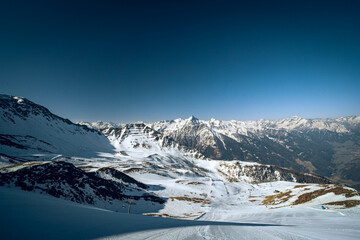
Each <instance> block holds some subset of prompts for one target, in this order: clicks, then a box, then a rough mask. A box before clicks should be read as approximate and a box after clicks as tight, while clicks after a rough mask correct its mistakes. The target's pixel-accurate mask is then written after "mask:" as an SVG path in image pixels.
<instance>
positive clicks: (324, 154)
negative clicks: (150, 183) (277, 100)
mask: <svg viewBox="0 0 360 240" xmlns="http://www.w3.org/2000/svg"><path fill="white" fill-rule="evenodd" d="M147 126H149V127H151V128H152V129H155V130H157V131H158V132H160V133H162V134H163V135H164V136H167V137H171V138H172V139H174V140H175V141H176V142H178V143H179V144H180V145H183V146H186V147H191V148H195V149H196V150H198V151H199V152H200V153H202V154H203V155H204V156H206V157H208V158H212V159H222V160H224V159H227V160H233V159H238V160H243V161H255V162H262V163H265V164H273V165H278V166H282V167H288V168H293V169H295V170H298V171H305V172H313V173H317V174H320V175H324V176H327V177H331V178H333V179H335V180H343V181H344V182H346V183H348V184H351V185H357V184H360V177H359V174H358V172H359V171H360V162H359V160H360V158H359V157H360V117H359V116H357V117H356V116H351V117H343V118H337V119H304V118H300V117H290V118H287V119H280V120H258V121H221V120H215V119H211V120H209V121H204V120H199V119H197V118H195V117H194V116H191V117H190V118H188V119H185V120H183V119H176V120H171V121H160V122H154V123H149V124H147Z"/></svg>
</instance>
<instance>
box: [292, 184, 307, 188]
mask: <svg viewBox="0 0 360 240" xmlns="http://www.w3.org/2000/svg"><path fill="white" fill-rule="evenodd" d="M307 186H309V185H305V184H303V185H296V186H295V187H294V188H303V187H307Z"/></svg>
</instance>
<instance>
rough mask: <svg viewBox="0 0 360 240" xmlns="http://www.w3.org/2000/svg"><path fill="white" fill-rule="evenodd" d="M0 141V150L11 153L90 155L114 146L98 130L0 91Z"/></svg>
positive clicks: (23, 154) (14, 154)
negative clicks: (74, 122)
mask: <svg viewBox="0 0 360 240" xmlns="http://www.w3.org/2000/svg"><path fill="white" fill-rule="evenodd" d="M0 143H1V146H0V147H1V148H0V153H2V154H6V155H10V156H29V155H32V154H39V153H49V154H63V155H68V156H86V157H93V156H97V153H98V152H111V151H112V150H113V147H112V146H111V144H110V142H109V140H108V139H107V138H106V137H104V136H103V135H102V134H100V133H99V132H98V131H96V130H93V129H89V128H87V127H85V126H83V125H77V124H73V123H72V122H71V121H69V120H67V119H63V118H61V117H58V116H56V115H54V114H52V113H51V112H50V111H49V110H48V109H46V108H45V107H42V106H40V105H37V104H35V103H33V102H31V101H29V100H27V99H25V98H20V97H13V96H9V95H0Z"/></svg>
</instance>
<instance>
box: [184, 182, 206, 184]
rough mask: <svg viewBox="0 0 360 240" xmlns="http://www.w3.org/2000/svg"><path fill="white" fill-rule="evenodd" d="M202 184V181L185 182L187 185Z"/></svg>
mask: <svg viewBox="0 0 360 240" xmlns="http://www.w3.org/2000/svg"><path fill="white" fill-rule="evenodd" d="M201 184H203V183H202V182H189V183H187V185H201Z"/></svg>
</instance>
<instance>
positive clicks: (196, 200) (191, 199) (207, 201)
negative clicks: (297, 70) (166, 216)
mask: <svg viewBox="0 0 360 240" xmlns="http://www.w3.org/2000/svg"><path fill="white" fill-rule="evenodd" d="M169 198H170V199H171V201H174V200H178V201H188V202H193V203H204V201H205V203H206V204H209V203H210V200H208V199H203V198H189V197H169Z"/></svg>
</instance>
